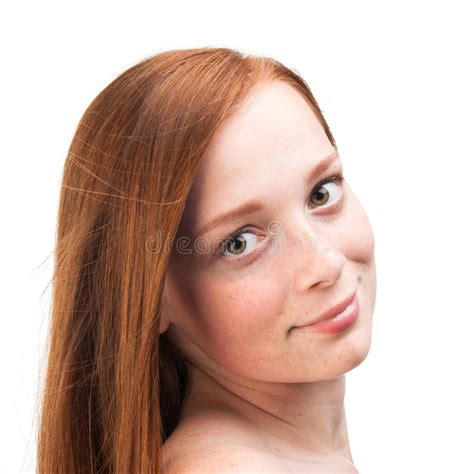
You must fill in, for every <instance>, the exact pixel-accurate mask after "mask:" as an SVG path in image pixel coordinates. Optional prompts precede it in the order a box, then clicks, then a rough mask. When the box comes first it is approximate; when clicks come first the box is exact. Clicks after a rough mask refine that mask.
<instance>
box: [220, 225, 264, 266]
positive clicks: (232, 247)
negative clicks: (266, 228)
mask: <svg viewBox="0 0 474 474" xmlns="http://www.w3.org/2000/svg"><path fill="white" fill-rule="evenodd" d="M247 230H248V229H242V230H238V231H236V232H234V233H233V234H232V235H230V236H229V237H228V238H227V239H226V240H224V241H223V242H222V243H221V244H220V245H219V251H218V253H219V256H223V257H228V256H229V255H228V254H227V253H226V252H227V251H228V252H229V253H230V256H231V257H232V258H237V259H240V258H243V257H242V255H244V256H245V255H246V254H245V253H244V252H245V251H246V250H247V248H248V247H249V245H250V252H248V253H252V252H253V250H252V246H256V245H257V242H258V235H257V234H255V233H254V232H247ZM245 236H247V238H245Z"/></svg>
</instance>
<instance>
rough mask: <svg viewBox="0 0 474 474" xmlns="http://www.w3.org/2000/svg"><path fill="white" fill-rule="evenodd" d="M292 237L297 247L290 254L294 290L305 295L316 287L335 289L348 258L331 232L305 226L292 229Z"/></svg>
mask: <svg viewBox="0 0 474 474" xmlns="http://www.w3.org/2000/svg"><path fill="white" fill-rule="evenodd" d="M292 236H293V240H294V241H295V242H296V244H297V245H296V248H295V249H294V250H293V252H292V253H290V254H289V264H290V265H291V266H292V268H293V275H294V282H293V283H294V286H295V288H297V289H298V290H299V291H305V290H307V289H308V288H310V287H314V286H316V285H318V286H319V287H321V288H325V287H328V286H332V285H334V283H336V282H337V281H338V280H339V279H340V278H341V274H342V271H343V269H344V266H345V265H346V262H347V258H346V256H345V255H344V253H342V252H341V251H339V250H338V249H337V245H336V244H337V241H335V239H334V238H331V232H326V233H323V230H321V231H320V232H317V231H316V230H315V229H313V228H312V227H311V226H310V225H304V226H303V227H301V226H300V227H293V232H292ZM336 240H337V239H336ZM290 262H293V263H290Z"/></svg>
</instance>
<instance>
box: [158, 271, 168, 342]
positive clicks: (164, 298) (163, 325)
mask: <svg viewBox="0 0 474 474" xmlns="http://www.w3.org/2000/svg"><path fill="white" fill-rule="evenodd" d="M166 284H167V281H166V278H165V283H164V286H163V294H162V296H161V310H160V329H159V331H160V334H162V333H164V332H165V331H166V330H167V329H168V327H169V325H170V320H169V319H168V318H167V317H166V315H167V307H166V301H167V286H166Z"/></svg>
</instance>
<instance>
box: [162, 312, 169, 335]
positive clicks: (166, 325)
mask: <svg viewBox="0 0 474 474" xmlns="http://www.w3.org/2000/svg"><path fill="white" fill-rule="evenodd" d="M169 325H170V321H169V319H167V318H166V317H165V316H163V314H161V316H160V334H163V333H164V332H165V331H166V330H167V329H168V328H169Z"/></svg>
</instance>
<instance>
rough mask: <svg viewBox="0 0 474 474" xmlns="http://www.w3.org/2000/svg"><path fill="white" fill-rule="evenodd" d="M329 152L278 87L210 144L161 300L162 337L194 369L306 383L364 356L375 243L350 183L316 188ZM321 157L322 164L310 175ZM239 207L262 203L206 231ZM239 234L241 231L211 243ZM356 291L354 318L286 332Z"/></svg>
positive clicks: (311, 119)
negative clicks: (322, 329) (339, 325)
mask: <svg viewBox="0 0 474 474" xmlns="http://www.w3.org/2000/svg"><path fill="white" fill-rule="evenodd" d="M334 153H335V149H334V147H333V146H332V145H331V143H330V142H329V140H328V138H327V136H326V134H325V132H324V130H323V128H322V126H321V125H320V123H319V121H318V120H317V118H316V116H315V115H314V113H313V111H312V109H311V108H310V107H309V106H308V105H307V103H306V102H305V100H304V99H303V98H302V97H301V96H300V95H299V94H298V92H296V90H294V89H293V88H292V87H291V86H289V85H287V84H285V83H283V82H279V81H278V82H273V83H268V84H265V86H264V87H263V88H262V89H260V90H258V91H257V92H255V93H254V94H253V95H252V96H251V97H250V98H249V99H248V100H247V102H246V104H245V108H244V109H242V110H241V111H239V113H238V114H236V115H234V116H233V117H232V120H231V121H229V122H227V123H226V124H225V126H222V127H221V129H220V130H219V133H218V134H217V135H216V136H215V137H214V139H213V141H212V143H211V146H210V147H209V149H208V150H207V152H206V155H205V157H204V159H203V161H202V163H201V165H200V168H199V170H198V173H197V176H196V180H195V181H194V183H193V186H192V189H191V192H190V195H189V198H188V200H187V203H186V208H185V212H184V216H183V220H182V222H181V225H180V229H179V232H178V237H180V242H181V244H180V246H178V245H176V246H175V247H174V248H173V254H172V257H171V261H170V265H169V267H168V269H167V274H166V282H165V288H164V295H163V313H162V326H161V330H162V331H163V330H167V331H168V337H170V338H171V339H172V340H173V341H174V342H175V343H176V345H177V346H178V347H179V348H180V349H181V350H182V351H183V353H184V354H185V355H186V356H187V357H188V358H189V359H190V360H191V361H192V362H193V363H194V364H195V365H197V366H199V367H201V368H203V369H206V370H207V371H208V372H209V371H212V372H213V373H216V374H220V375H222V376H226V377H233V376H235V375H237V376H241V377H246V378H250V379H254V380H261V381H267V382H271V381H273V382H309V381H316V380H322V379H328V378H333V377H336V376H339V375H341V374H344V373H346V372H347V371H349V370H351V369H352V368H354V367H355V366H357V365H358V364H360V363H361V362H362V361H363V360H364V358H365V357H366V355H367V353H368V351H369V347H370V341H371V330H372V315H373V309H374V305H375V295H376V270H375V262H374V236H373V233H372V229H371V226H370V223H369V221H368V218H367V216H366V214H365V212H364V210H363V208H362V207H361V205H360V203H359V202H358V201H357V199H356V197H355V196H354V194H353V193H352V191H351V189H350V187H349V184H348V181H349V179H350V178H349V177H346V179H345V181H343V182H338V181H333V182H329V183H326V184H322V185H319V187H316V184H317V183H318V182H319V181H320V180H322V179H323V178H329V177H332V176H334V175H341V174H343V167H342V162H341V159H340V157H338V156H337V154H336V155H335V154H334ZM329 156H331V157H332V160H331V162H330V165H329V166H328V167H327V168H326V169H325V170H322V171H320V173H318V174H317V175H313V176H312V177H311V179H308V176H309V174H310V171H311V170H313V169H314V167H315V166H316V165H318V164H320V163H322V162H323V160H325V159H326V158H327V157H329ZM248 201H252V202H254V201H258V202H260V204H261V207H260V208H258V209H253V212H249V213H247V214H242V215H240V214H239V216H236V217H234V218H233V219H227V220H225V221H221V222H220V223H219V224H216V225H212V226H210V225H209V224H210V223H211V221H213V220H214V219H215V218H216V217H218V216H221V215H222V214H223V213H227V212H229V211H232V210H234V209H236V208H238V207H240V206H242V205H243V204H244V203H247V202H248ZM252 208H253V206H252ZM203 228H204V231H203ZM237 230H241V232H240V236H237V237H234V238H233V240H230V241H228V242H227V244H226V245H225V246H220V247H219V242H220V241H223V240H226V239H228V237H229V236H230V235H231V234H232V233H233V232H234V231H237ZM198 237H199V238H198ZM219 250H221V251H222V252H223V253H222V254H219V253H214V252H218V251H219ZM355 290H357V297H358V300H359V307H360V310H359V316H358V318H357V319H356V321H355V322H354V323H353V325H352V326H350V327H349V328H347V329H346V330H344V331H342V332H338V333H332V334H328V333H319V332H315V331H304V330H301V329H299V328H296V327H295V326H301V325H303V324H306V323H308V322H309V321H312V320H314V319H315V318H317V317H318V316H319V315H321V314H323V313H324V312H325V311H327V310H328V309H330V308H332V307H333V306H335V305H336V304H337V303H339V302H340V301H341V300H343V299H344V298H346V297H347V296H348V295H350V294H352V293H353V292H354V291H355ZM163 317H164V318H165V319H163ZM167 321H168V322H169V323H170V324H169V326H167Z"/></svg>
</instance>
